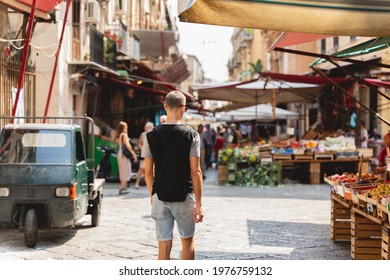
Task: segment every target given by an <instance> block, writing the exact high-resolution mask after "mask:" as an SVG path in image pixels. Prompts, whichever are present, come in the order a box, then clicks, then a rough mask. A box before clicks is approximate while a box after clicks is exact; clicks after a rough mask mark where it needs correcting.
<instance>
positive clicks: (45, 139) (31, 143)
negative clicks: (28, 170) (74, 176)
mask: <svg viewBox="0 0 390 280" xmlns="http://www.w3.org/2000/svg"><path fill="white" fill-rule="evenodd" d="M70 139H71V134H70V131H61V130H27V129H3V131H2V133H1V136H0V163H26V164H34V163H38V164H39V163H40V164H70V163H71V160H72V148H71V145H70Z"/></svg>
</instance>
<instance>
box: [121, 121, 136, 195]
mask: <svg viewBox="0 0 390 280" xmlns="http://www.w3.org/2000/svg"><path fill="white" fill-rule="evenodd" d="M127 130H128V127H127V123H125V122H120V123H119V125H118V136H117V138H116V143H117V144H118V145H119V151H118V153H117V160H118V167H119V179H120V181H121V188H120V190H119V194H126V193H128V191H127V190H126V185H127V182H128V181H130V179H131V173H132V170H131V161H130V159H129V158H127V157H126V156H125V155H124V154H123V144H124V146H125V147H126V148H127V150H128V151H129V152H130V153H131V154H132V156H133V157H134V162H137V155H136V154H135V152H134V150H133V148H132V147H131V144H130V140H129V136H127Z"/></svg>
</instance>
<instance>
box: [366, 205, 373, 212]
mask: <svg viewBox="0 0 390 280" xmlns="http://www.w3.org/2000/svg"><path fill="white" fill-rule="evenodd" d="M367 211H368V212H370V213H374V205H373V204H372V203H367Z"/></svg>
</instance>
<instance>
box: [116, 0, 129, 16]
mask: <svg viewBox="0 0 390 280" xmlns="http://www.w3.org/2000/svg"><path fill="white" fill-rule="evenodd" d="M126 11H127V1H126V0H115V14H116V15H125V14H126Z"/></svg>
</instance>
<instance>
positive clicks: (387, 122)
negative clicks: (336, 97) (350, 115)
mask: <svg viewBox="0 0 390 280" xmlns="http://www.w3.org/2000/svg"><path fill="white" fill-rule="evenodd" d="M311 69H313V70H314V71H315V72H316V73H318V74H320V75H321V76H322V77H323V78H325V79H326V80H328V81H329V82H330V83H331V84H332V85H334V86H335V87H336V88H338V89H339V90H340V91H341V92H343V93H344V94H346V95H348V96H349V97H351V98H352V99H353V100H355V102H357V103H359V104H360V105H361V106H362V107H363V108H364V109H366V110H367V111H369V112H370V113H371V114H374V115H375V116H376V117H377V118H378V119H380V120H381V121H383V122H384V123H385V124H387V125H388V126H390V122H389V121H388V120H386V119H384V118H383V117H382V116H381V115H380V114H378V113H377V112H375V111H373V110H371V109H370V108H368V107H367V106H366V105H364V104H363V103H362V102H361V101H360V100H359V99H357V98H356V97H355V96H354V95H352V94H350V93H349V92H348V91H346V90H345V89H343V88H342V87H341V86H339V85H338V84H337V83H335V82H334V81H333V80H332V79H330V78H329V77H328V76H326V75H325V74H324V73H322V72H321V71H320V70H318V69H316V68H314V67H313V66H312V67H311Z"/></svg>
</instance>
